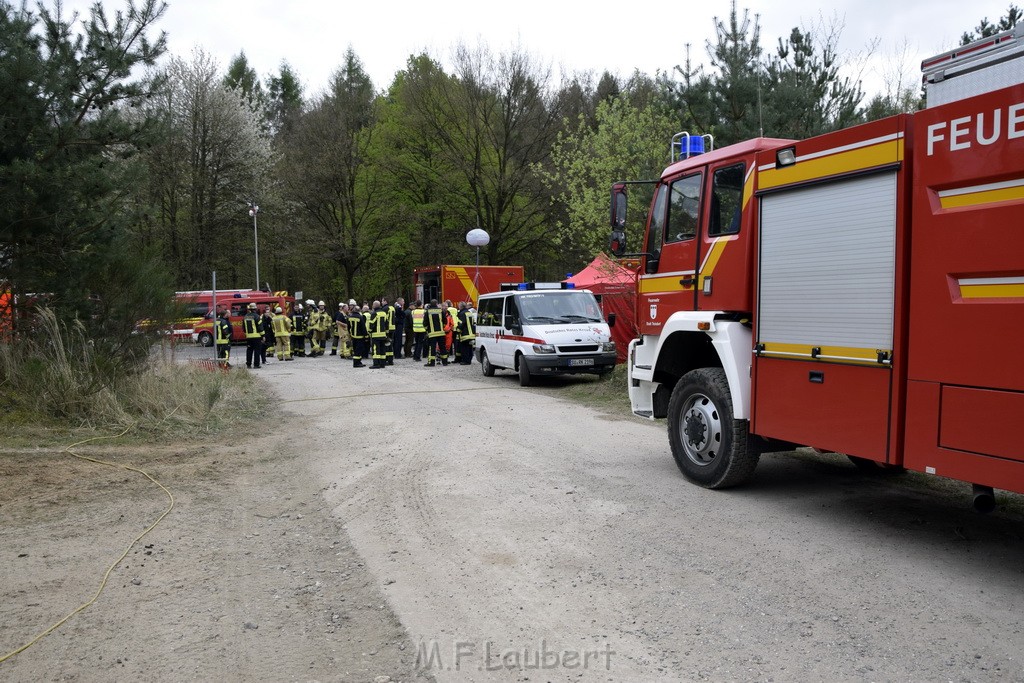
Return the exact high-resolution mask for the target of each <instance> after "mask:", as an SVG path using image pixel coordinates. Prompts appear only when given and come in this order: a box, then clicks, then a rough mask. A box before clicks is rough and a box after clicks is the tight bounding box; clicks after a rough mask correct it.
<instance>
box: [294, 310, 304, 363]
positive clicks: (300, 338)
mask: <svg viewBox="0 0 1024 683" xmlns="http://www.w3.org/2000/svg"><path fill="white" fill-rule="evenodd" d="M291 321H292V334H291V339H292V345H291V351H292V357H293V358H294V357H295V356H298V357H299V358H302V357H303V356H305V355H306V312H305V310H304V309H303V307H302V304H295V308H293V309H292V312H291Z"/></svg>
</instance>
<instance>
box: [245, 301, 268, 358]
mask: <svg viewBox="0 0 1024 683" xmlns="http://www.w3.org/2000/svg"><path fill="white" fill-rule="evenodd" d="M242 324H243V326H244V327H245V344H246V346H245V367H247V368H255V369H257V370H259V368H260V355H261V354H262V352H263V318H262V317H261V316H260V313H259V311H257V310H256V304H254V303H253V304H249V305H248V306H247V307H246V312H245V318H244V319H243V320H242ZM254 361H255V362H254Z"/></svg>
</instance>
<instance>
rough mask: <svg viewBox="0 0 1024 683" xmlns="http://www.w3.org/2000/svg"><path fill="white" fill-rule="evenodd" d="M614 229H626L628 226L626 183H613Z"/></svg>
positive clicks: (612, 207) (612, 214) (612, 211)
mask: <svg viewBox="0 0 1024 683" xmlns="http://www.w3.org/2000/svg"><path fill="white" fill-rule="evenodd" d="M611 218H612V230H624V229H625V228H626V184H625V183H615V184H614V185H612V205H611Z"/></svg>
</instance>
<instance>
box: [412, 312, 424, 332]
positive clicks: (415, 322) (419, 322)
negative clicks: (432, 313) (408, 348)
mask: <svg viewBox="0 0 1024 683" xmlns="http://www.w3.org/2000/svg"><path fill="white" fill-rule="evenodd" d="M426 316H427V312H426V311H424V310H423V309H422V308H415V309H413V311H412V331H413V332H426V331H427V328H426V327H424V325H423V320H424V318H426Z"/></svg>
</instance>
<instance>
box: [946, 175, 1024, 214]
mask: <svg viewBox="0 0 1024 683" xmlns="http://www.w3.org/2000/svg"><path fill="white" fill-rule="evenodd" d="M1021 199H1024V178H1017V179H1014V180H1007V181H1005V182H1001V183H991V184H988V185H977V186H974V187H962V188H956V189H952V190H942V191H941V192H939V206H941V207H942V208H943V209H962V208H965V207H976V206H983V205H985V204H998V203H999V202H1012V201H1019V200H1021Z"/></svg>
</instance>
